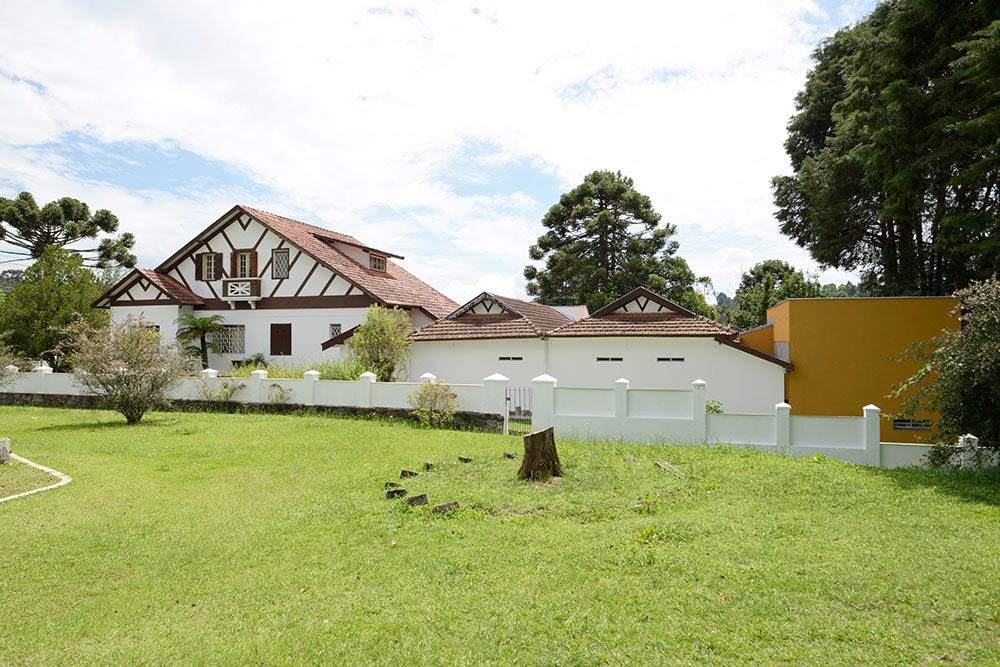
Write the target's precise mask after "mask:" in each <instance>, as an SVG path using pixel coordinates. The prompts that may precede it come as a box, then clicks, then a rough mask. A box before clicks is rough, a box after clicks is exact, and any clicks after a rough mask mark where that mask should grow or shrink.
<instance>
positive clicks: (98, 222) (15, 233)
mask: <svg viewBox="0 0 1000 667" xmlns="http://www.w3.org/2000/svg"><path fill="white" fill-rule="evenodd" d="M116 231H118V217H117V216H116V215H114V214H113V213H112V212H111V211H108V210H107V209H103V208H102V209H101V210H99V211H95V212H94V213H93V214H91V212H90V207H89V206H87V205H86V204H85V203H83V202H82V201H78V200H76V199H72V198H71V197H63V198H62V199H60V200H58V201H53V202H49V203H48V204H46V205H45V206H43V207H42V208H39V207H38V204H37V203H35V198H34V197H33V196H32V195H31V193H30V192H22V193H21V194H19V195H18V196H17V197H16V198H15V199H6V198H4V197H0V241H4V242H6V243H9V244H10V245H12V246H15V247H17V248H20V250H17V251H5V254H8V255H14V256H15V257H17V256H23V257H31V258H34V259H38V258H39V257H41V256H42V253H43V252H44V251H45V249H46V248H47V247H49V246H53V245H54V246H59V247H63V248H67V249H68V250H71V251H72V252H75V253H77V254H80V255H81V256H83V257H85V259H87V260H88V261H92V262H93V263H94V264H93V265H94V266H96V267H98V268H106V267H111V266H115V265H119V266H127V267H129V268H131V267H134V266H135V261H136V258H135V255H133V254H132V253H131V252H129V251H130V250H131V249H132V247H133V246H134V245H135V237H134V236H133V235H132V234H129V233H128V232H126V233H124V234H122V235H121V236H119V237H117V238H102V239H101V240H100V241H99V242H98V244H97V247H94V248H84V249H74V248H71V247H69V246H72V245H73V244H74V243H76V242H77V241H82V240H85V239H97V237H98V236H99V235H100V234H102V233H103V234H111V233H114V232H116Z"/></svg>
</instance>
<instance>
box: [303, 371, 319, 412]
mask: <svg viewBox="0 0 1000 667" xmlns="http://www.w3.org/2000/svg"><path fill="white" fill-rule="evenodd" d="M319 375H320V373H319V371H313V370H309V371H306V372H305V373H303V374H302V379H303V380H305V381H306V382H305V396H303V397H302V401H303V402H304V403H305V405H316V380H318V379H319Z"/></svg>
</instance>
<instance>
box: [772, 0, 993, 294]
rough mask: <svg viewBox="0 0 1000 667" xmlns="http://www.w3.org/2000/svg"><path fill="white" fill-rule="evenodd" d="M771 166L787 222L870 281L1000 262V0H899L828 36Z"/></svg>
mask: <svg viewBox="0 0 1000 667" xmlns="http://www.w3.org/2000/svg"><path fill="white" fill-rule="evenodd" d="M814 58H815V61H816V66H815V68H814V69H813V70H812V71H811V72H810V73H809V75H808V77H807V79H806V83H805V88H804V89H803V90H802V91H801V92H800V93H799V95H798V97H797V98H796V108H797V111H798V113H797V114H796V115H795V116H794V117H793V118H792V119H791V121H790V123H789V126H788V132H789V134H788V140H787V141H786V143H785V148H786V151H787V152H788V155H789V156H790V158H791V162H792V167H793V170H794V174H793V175H791V176H780V177H777V178H775V179H774V180H773V191H774V200H775V203H776V205H777V207H778V219H779V221H780V223H781V231H782V232H783V233H784V234H787V235H788V236H790V237H791V238H793V239H795V241H796V242H797V243H798V244H799V245H801V246H804V247H806V248H808V249H809V251H810V252H811V254H812V256H813V257H814V258H815V259H816V260H817V261H818V262H819V263H820V264H822V265H824V266H831V267H837V268H841V269H847V270H859V271H862V272H863V275H864V280H863V282H862V287H863V288H865V289H866V290H868V291H870V292H871V293H873V294H881V295H902V294H944V293H948V292H951V291H953V290H954V289H957V288H961V287H963V286H965V285H967V284H968V283H969V282H970V281H972V280H974V279H982V278H986V277H988V276H989V275H991V274H992V273H993V272H994V271H996V269H997V266H998V265H1000V234H998V233H997V232H998V231H1000V229H998V227H1000V223H998V219H1000V143H998V141H1000V1H998V0H978V1H974V2H968V1H965V2H959V1H957V0H898V1H890V2H885V3H883V4H881V5H879V6H878V7H877V8H876V9H875V11H874V12H873V13H872V14H871V16H869V17H868V18H867V19H866V20H864V21H862V22H860V23H858V24H857V25H855V26H852V27H849V28H845V29H843V30H840V31H839V32H837V34H836V35H834V36H833V37H831V38H829V39H827V40H826V41H824V42H823V43H822V44H821V45H820V46H819V48H818V49H817V50H816V52H815V54H814Z"/></svg>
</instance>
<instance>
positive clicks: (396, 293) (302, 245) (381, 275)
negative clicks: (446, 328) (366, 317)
mask: <svg viewBox="0 0 1000 667" xmlns="http://www.w3.org/2000/svg"><path fill="white" fill-rule="evenodd" d="M240 213H245V214H247V215H248V216H250V217H251V218H253V219H254V220H256V221H257V222H259V223H260V224H262V225H263V226H264V227H267V228H268V229H270V230H271V231H272V232H274V233H275V234H277V235H278V236H280V237H282V238H283V239H285V241H287V242H288V243H289V244H291V245H292V246H293V247H295V248H298V249H299V250H301V251H302V252H304V253H305V254H306V255H309V256H310V257H312V258H313V259H314V260H316V261H317V262H319V263H320V264H321V265H323V266H325V267H326V268H328V269H330V270H331V271H333V272H334V273H336V274H338V275H340V276H341V277H343V278H344V279H345V280H346V281H348V282H349V283H351V284H352V285H354V286H355V287H356V288H357V289H359V290H360V291H361V292H362V293H364V294H366V295H367V296H369V297H371V299H372V300H373V301H376V302H378V303H381V304H384V305H386V306H399V307H401V308H418V309H420V310H423V311H424V312H426V313H427V314H428V315H429V316H430V317H444V316H445V315H446V314H448V313H449V312H451V311H452V310H454V309H455V308H456V307H457V306H458V304H457V303H455V302H454V301H452V300H451V299H449V298H448V297H447V296H445V295H444V294H442V293H441V292H439V291H437V290H436V289H434V288H433V287H431V286H430V285H428V284H427V283H425V282H423V281H422V280H420V279H419V278H417V277H416V276H414V275H413V274H411V273H409V272H408V271H406V270H405V269H403V268H402V267H401V266H399V265H398V264H396V263H395V262H393V261H391V260H390V259H389V258H390V257H394V258H396V259H402V256H401V255H396V254H394V253H391V252H387V251H385V250H378V249H376V248H372V247H370V246H368V245H366V244H364V243H362V242H361V241H359V240H358V239H356V238H354V237H353V236H349V235H347V234H341V233H339V232H334V231H330V230H329V229H323V228H322V227H317V226H315V225H310V224H307V223H304V222H299V221H298V220H292V219H291V218H286V217H284V216H280V215H275V214H274V213H268V212H267V211H261V210H258V209H255V208H251V207H249V206H243V205H242V204H237V205H236V206H234V207H233V208H232V209H230V210H229V211H228V212H227V213H226V214H225V215H223V216H222V217H221V218H219V219H218V220H216V221H215V222H213V223H212V224H211V225H209V226H208V227H206V228H205V230H204V231H202V232H201V233H200V234H198V236H196V237H195V238H194V239H193V240H192V241H191V242H190V243H188V244H187V245H185V246H184V247H183V248H181V249H180V250H179V251H178V252H176V253H174V254H173V255H172V256H171V257H170V258H169V259H168V260H167V261H165V262H164V263H163V264H161V265H160V266H158V267H157V271H158V272H160V273H167V272H169V271H170V270H171V269H173V267H174V266H175V265H176V264H177V263H178V262H180V261H182V260H183V259H184V258H185V257H187V255H188V254H189V253H190V252H191V251H193V250H194V249H195V248H197V247H198V246H200V245H201V244H202V243H204V242H205V240H206V239H208V238H209V237H211V236H214V235H215V234H216V233H217V232H218V231H219V230H220V229H222V228H223V227H224V226H226V225H228V224H229V223H231V222H232V221H233V219H234V216H238V215H239V214H240ZM338 243H340V244H344V245H348V246H352V247H355V248H360V249H362V250H364V251H366V252H370V253H373V254H376V255H379V256H382V257H385V258H386V262H385V264H386V269H385V271H384V272H382V271H375V270H373V269H371V268H370V267H367V266H363V265H361V264H359V263H358V262H357V261H355V260H354V259H352V258H351V257H349V256H348V255H347V254H346V253H344V252H343V251H341V250H339V249H338V248H337V247H336V244H338Z"/></svg>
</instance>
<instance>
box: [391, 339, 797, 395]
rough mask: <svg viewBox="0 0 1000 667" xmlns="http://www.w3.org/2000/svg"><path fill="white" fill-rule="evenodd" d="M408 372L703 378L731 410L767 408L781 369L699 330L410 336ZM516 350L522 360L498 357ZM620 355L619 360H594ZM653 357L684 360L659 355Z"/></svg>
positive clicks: (680, 384)
mask: <svg viewBox="0 0 1000 667" xmlns="http://www.w3.org/2000/svg"><path fill="white" fill-rule="evenodd" d="M410 350H411V353H412V355H413V359H412V360H411V362H410V378H411V379H413V378H417V377H419V376H420V375H421V374H422V373H426V372H431V373H434V374H435V375H437V376H438V377H439V378H440V379H441V380H442V381H445V382H459V383H471V382H479V381H481V380H482V379H483V378H484V377H487V376H489V375H492V374H493V373H500V374H502V375H505V376H507V377H508V378H510V385H511V386H529V385H530V382H531V379H532V378H534V377H537V376H539V375H541V374H543V373H546V374H548V375H551V376H552V377H554V378H556V379H557V380H558V381H559V386H560V387H601V388H606V387H611V386H614V383H615V380H617V379H618V378H625V379H627V380H629V381H630V383H631V385H630V386H631V388H632V389H676V390H687V389H689V388H690V386H691V382H693V381H694V380H697V379H701V380H704V381H705V382H707V383H708V394H707V398H708V400H710V401H719V402H721V403H722V406H723V409H725V410H726V412H729V413H743V414H771V413H773V412H774V405H775V404H776V403H780V402H781V401H783V400H784V373H785V371H784V369H783V368H782V367H781V366H778V365H777V364H774V363H771V362H768V361H765V360H763V359H759V358H757V357H754V356H752V355H750V354H747V353H745V352H740V351H739V350H734V349H733V348H731V347H728V346H725V345H720V344H719V343H717V342H716V341H714V340H711V339H705V338H625V337H609V338H550V339H548V340H545V341H542V340H539V339H512V340H502V339H499V340H482V341H479V340H464V341H426V342H415V343H413V344H412V345H411V346H410ZM501 356H521V357H523V358H524V359H523V361H513V362H512V361H500V360H499V359H498V358H499V357H501ZM597 357H621V358H622V361H597ZM658 357H669V358H682V359H684V361H657V358H658Z"/></svg>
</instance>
